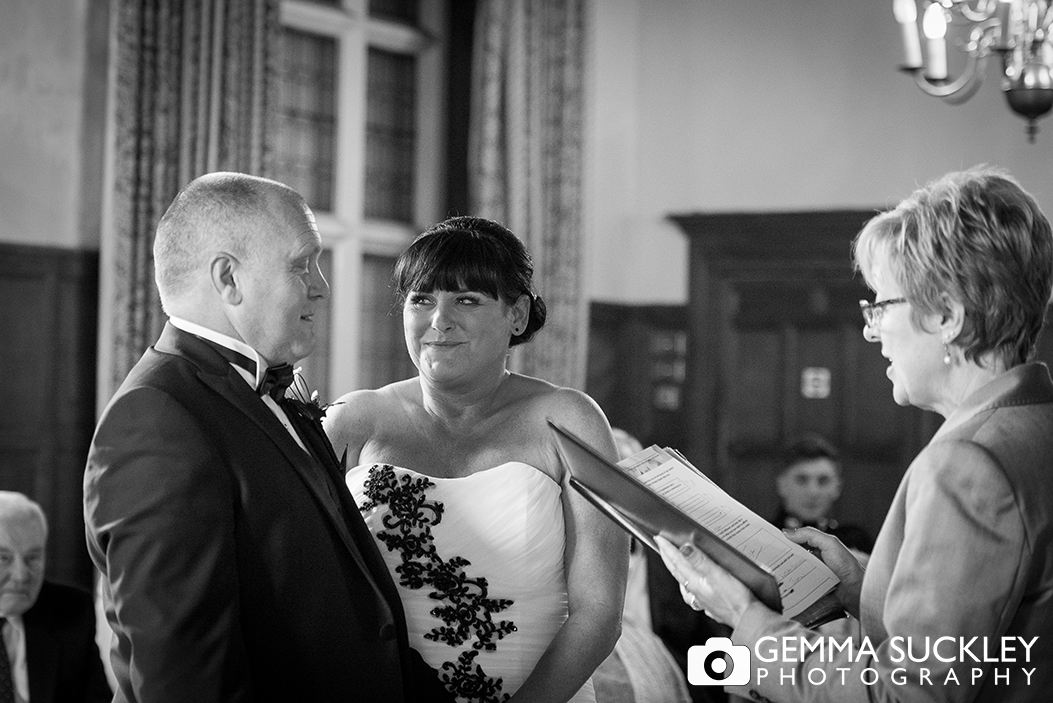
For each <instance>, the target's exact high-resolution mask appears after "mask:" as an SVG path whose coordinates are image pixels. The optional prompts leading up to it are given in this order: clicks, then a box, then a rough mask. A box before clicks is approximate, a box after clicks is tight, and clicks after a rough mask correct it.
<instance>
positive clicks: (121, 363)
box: [99, 0, 281, 400]
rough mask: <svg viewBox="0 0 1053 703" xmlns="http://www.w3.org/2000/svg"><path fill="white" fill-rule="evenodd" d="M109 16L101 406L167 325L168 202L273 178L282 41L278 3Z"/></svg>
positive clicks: (157, 8)
mask: <svg viewBox="0 0 1053 703" xmlns="http://www.w3.org/2000/svg"><path fill="white" fill-rule="evenodd" d="M113 8H115V14H116V16H115V21H114V22H113V24H112V31H113V32H114V34H113V35H112V36H111V46H112V47H113V53H112V54H111V56H112V61H113V62H114V64H115V65H114V67H113V74H112V75H113V78H112V80H115V81H116V85H115V86H114V87H113V91H112V94H113V95H114V98H115V101H114V103H115V104H114V108H113V111H112V118H111V119H113V134H114V159H113V180H112V184H111V187H112V192H111V193H110V201H111V203H112V205H111V207H110V208H109V212H108V214H107V215H106V216H105V221H104V223H103V228H104V229H103V232H104V234H103V238H104V243H103V257H104V261H103V262H102V267H103V288H102V290H103V296H102V297H101V298H100V301H99V302H100V310H101V315H102V319H103V334H104V335H105V336H104V337H103V339H104V343H106V340H107V339H108V340H109V343H110V344H111V345H112V346H111V347H110V351H111V352H112V354H106V353H103V354H101V355H100V358H101V359H102V360H103V361H102V363H104V364H106V365H107V366H108V368H103V369H102V372H101V373H100V388H99V396H100V398H101V399H103V400H105V399H107V398H109V396H110V395H111V394H112V393H113V391H114V390H116V388H117V386H118V385H120V383H121V381H122V380H123V379H124V377H125V375H127V373H128V371H129V370H130V369H131V367H132V366H133V365H134V364H135V362H136V361H137V360H138V359H139V357H140V356H141V355H142V353H143V351H144V350H145V349H146V348H147V347H148V346H149V345H150V344H152V343H153V342H154V340H155V339H156V338H157V335H158V334H159V332H160V330H161V327H162V326H163V322H164V316H163V314H162V313H161V306H160V302H159V301H158V297H157V290H156V288H155V286H154V273H153V260H152V248H153V236H154V229H155V228H156V226H157V221H158V220H159V219H160V217H161V215H162V214H163V213H164V211H165V208H167V207H168V204H169V203H170V202H171V201H172V198H173V197H175V194H176V193H177V192H178V191H179V189H180V188H181V187H182V186H183V185H185V184H186V183H188V182H189V181H191V180H193V179H194V178H196V177H197V176H199V175H201V174H203V173H207V172H209V171H217V170H231V171H244V172H247V173H253V174H257V175H266V174H267V173H268V172H269V171H270V168H269V163H268V160H269V153H270V149H269V139H270V137H271V135H273V134H274V132H275V130H274V129H273V127H274V124H275V123H274V120H275V116H274V114H273V113H274V111H275V110H274V107H275V104H276V103H275V97H276V89H277V76H278V73H277V65H276V63H275V61H276V52H277V49H276V47H277V46H278V42H279V41H280V39H281V26H280V23H279V14H278V0H179V1H175V2H173V1H171V0H114V3H113ZM107 323H108V324H107ZM107 327H108V328H109V329H107ZM107 359H109V361H108V362H107V361H106V360H107ZM107 384H108V387H107Z"/></svg>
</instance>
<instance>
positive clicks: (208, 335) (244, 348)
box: [168, 315, 310, 454]
mask: <svg viewBox="0 0 1053 703" xmlns="http://www.w3.org/2000/svg"><path fill="white" fill-rule="evenodd" d="M168 321H169V322H171V323H172V325H173V326H174V327H177V328H179V329H181V330H183V331H184V332H186V333H188V334H193V335H196V336H198V337H201V338H202V339H207V340H208V341H210V342H213V343H214V344H218V345H220V346H221V347H226V348H227V349H230V350H232V351H236V352H238V353H239V354H242V355H244V356H247V357H248V358H250V359H253V360H254V361H255V362H256V376H255V377H253V375H252V374H251V373H249V372H248V371H247V370H246V369H243V368H242V367H240V366H238V365H237V364H231V366H233V367H234V369H235V370H237V372H238V373H239V374H241V377H242V378H244V379H245V382H246V383H248V384H249V385H250V386H252V389H253V390H254V391H255V390H256V389H257V388H259V387H260V384H261V383H262V382H263V377H264V375H265V374H266V373H267V364H266V362H264V360H263V357H262V356H260V355H259V353H258V352H257V351H256V350H255V349H253V348H252V347H250V346H249V345H248V344H245V342H242V341H241V340H240V339H234V338H233V337H228V336H227V335H225V334H221V333H219V332H216V331H215V330H210V329H209V328H207V327H202V326H201V325H199V324H197V323H195V322H190V321H189V320H184V319H182V318H180V317H175V316H174V315H173V316H170V317H169V318H168ZM260 397H261V398H262V399H263V403H264V405H266V406H267V407H268V408H269V409H270V411H271V412H272V413H274V416H275V417H276V418H278V420H279V421H280V422H281V423H282V427H284V428H285V429H286V430H287V431H288V432H289V434H290V435H291V436H292V438H293V439H295V440H296V443H297V444H298V445H300V449H302V450H304V451H305V452H307V453H308V454H310V452H309V451H308V450H307V446H306V445H304V443H303V440H302V439H300V435H298V434H296V429H295V428H293V426H292V423H291V422H289V418H288V417H287V416H286V414H285V411H284V410H282V409H281V406H280V405H278V403H276V402H275V400H274V398H272V397H270V396H269V395H268V394H266V393H264V394H263V395H261V396H260Z"/></svg>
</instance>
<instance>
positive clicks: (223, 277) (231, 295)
mask: <svg viewBox="0 0 1053 703" xmlns="http://www.w3.org/2000/svg"><path fill="white" fill-rule="evenodd" d="M239 263H240V262H239V261H238V259H237V257H235V256H234V255H233V254H228V253H226V252H220V253H218V254H216V255H215V256H214V257H213V258H212V261H211V263H210V265H209V275H210V277H211V279H212V287H213V288H214V289H215V290H216V292H217V293H219V297H220V299H221V300H222V301H223V302H224V303H226V304H227V305H238V304H240V303H241V300H242V298H243V295H242V290H241V288H240V287H239V286H238V275H237V269H238V266H239Z"/></svg>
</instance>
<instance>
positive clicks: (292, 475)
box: [84, 173, 449, 703]
mask: <svg viewBox="0 0 1053 703" xmlns="http://www.w3.org/2000/svg"><path fill="white" fill-rule="evenodd" d="M320 253H321V242H320V238H319V235H318V229H317V227H316V225H315V221H314V216H313V214H312V213H311V210H310V209H309V208H308V207H307V205H306V203H305V202H304V200H303V198H301V197H300V196H299V195H298V194H297V193H296V192H295V191H293V190H291V189H290V188H288V187H286V186H284V185H282V184H280V183H276V182H274V181H269V180H265V179H262V178H256V177H253V176H247V175H244V174H238V173H213V174H208V175H205V176H202V177H200V178H198V179H196V180H195V181H193V182H192V183H190V184H189V185H187V186H186V187H185V188H184V189H183V190H182V191H181V192H180V193H179V195H177V196H176V199H175V200H174V201H173V203H172V204H171V206H170V207H169V208H168V211H167V212H166V213H165V215H164V217H162V219H161V221H160V223H159V225H158V227H157V235H156V239H155V241H154V265H155V271H156V278H157V287H158V291H159V293H160V297H161V303H162V305H163V307H164V309H165V312H166V313H167V314H168V315H169V318H170V320H169V323H168V324H167V325H166V326H165V328H164V331H163V332H162V333H161V337H160V338H159V339H158V341H157V343H156V344H155V345H154V346H153V347H151V348H150V349H148V350H147V351H146V353H145V354H144V355H143V357H142V359H141V360H140V361H139V363H138V364H136V366H135V368H134V369H132V371H131V373H130V374H129V375H128V378H127V379H126V380H125V382H124V384H123V385H122V386H121V388H120V389H119V390H118V391H117V393H116V395H115V396H114V397H113V399H112V400H111V401H110V403H109V405H108V406H107V408H106V410H105V411H104V412H103V415H102V418H101V419H100V421H99V425H98V427H97V429H96V432H95V437H94V439H93V441H92V446H91V450H90V453H89V456H88V465H87V470H86V474H85V478H84V514H85V523H86V529H87V539H88V549H89V551H90V553H91V556H92V559H93V560H94V562H95V565H96V566H97V567H98V568H99V569H100V570H101V572H102V576H103V586H104V590H105V594H106V608H107V616H108V619H109V622H110V625H111V626H112V628H113V631H114V638H113V644H112V648H111V659H112V662H113V668H114V673H115V674H116V676H117V683H118V691H117V694H116V697H115V701H129V702H131V701H150V702H151V703H153V702H165V701H173V702H175V701H179V702H180V703H182V702H184V701H195V702H199V703H203V702H207V701H262V700H267V701H269V700H274V701H295V700H302V701H321V702H325V701H334V702H335V701H342V702H343V701H348V700H355V701H377V702H378V703H379V702H381V701H384V702H387V701H417V700H427V701H431V700H449V699H448V697H447V696H446V694H445V690H444V689H443V688H442V686H441V685H440V684H439V682H438V679H437V678H436V676H435V672H434V670H432V669H430V668H428V667H427V665H426V664H424V662H423V660H422V659H421V658H420V657H419V655H418V654H417V653H416V652H415V651H413V650H411V649H410V648H409V646H408V644H407V639H406V624H405V617H404V614H403V611H402V606H401V604H400V602H399V596H398V593H397V591H396V589H395V586H394V584H393V582H392V581H391V579H390V577H389V575H388V571H387V569H386V567H385V565H384V562H383V561H382V558H381V556H380V554H379V552H378V551H377V549H376V547H375V544H374V541H373V538H372V537H371V536H370V535H369V533H368V532H367V530H366V528H365V525H364V524H363V522H362V518H361V517H360V515H359V513H358V510H357V509H356V507H355V505H354V502H353V501H352V500H351V497H350V494H349V493H348V492H347V490H346V489H345V488H344V485H343V471H342V470H343V466H341V465H340V464H339V463H338V461H337V459H336V456H335V455H334V454H333V452H332V448H331V446H330V445H329V443H328V440H326V439H325V435H324V434H323V433H322V431H321V426H320V424H318V421H317V419H316V418H315V417H312V416H311V413H310V412H309V410H310V409H309V408H307V407H306V406H305V405H304V404H302V403H300V404H298V403H295V402H290V401H288V400H286V399H284V398H283V390H284V387H285V386H286V385H287V383H288V381H289V380H290V377H291V366H289V365H290V364H292V363H293V362H296V361H298V360H300V359H302V358H303V357H305V356H307V355H308V354H310V353H311V352H312V351H313V349H314V347H315V321H314V316H315V314H316V312H317V311H318V308H319V306H320V304H321V303H322V301H323V300H324V299H325V298H326V297H327V296H328V294H329V286H328V284H327V283H326V281H325V278H324V277H323V276H322V274H321V272H320V271H319V269H318V257H319V254H320ZM269 366H270V367H272V368H270V369H269V368H268V367H269ZM275 367H276V368H275Z"/></svg>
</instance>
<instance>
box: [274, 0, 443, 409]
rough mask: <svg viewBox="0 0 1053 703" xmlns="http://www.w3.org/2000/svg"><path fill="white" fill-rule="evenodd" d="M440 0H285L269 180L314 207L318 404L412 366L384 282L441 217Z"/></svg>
mask: <svg viewBox="0 0 1053 703" xmlns="http://www.w3.org/2000/svg"><path fill="white" fill-rule="evenodd" d="M445 21H446V2H445V1H430V0H429V2H423V3H422V2H419V1H418V0H368V1H367V0H342V2H341V1H340V0H330V1H327V2H323V1H321V0H315V1H312V2H309V1H306V0H283V2H282V24H283V28H284V31H283V37H282V51H281V61H280V62H279V70H280V72H281V79H280V86H281V89H280V95H279V111H280V118H279V128H278V129H279V133H278V135H277V138H276V140H275V141H276V153H275V157H276V158H275V166H276V174H275V177H276V178H277V179H278V180H281V181H283V182H285V183H288V184H289V185H290V186H292V187H294V188H296V189H297V190H298V191H299V192H300V193H302V194H303V195H304V197H305V198H307V202H308V203H309V204H310V205H311V208H312V209H313V210H314V211H315V216H316V217H317V219H318V229H319V231H320V232H321V234H322V244H323V247H324V248H325V250H326V254H325V258H324V263H325V269H324V272H325V274H326V277H327V279H328V280H329V284H330V287H331V289H332V294H331V297H330V300H329V304H328V306H327V309H326V311H325V314H324V315H321V316H319V317H321V318H323V319H324V320H325V324H324V328H323V329H320V330H319V332H320V335H321V340H320V343H321V348H320V349H319V351H317V352H315V354H314V355H312V356H311V357H310V358H308V359H306V360H305V361H304V362H303V367H304V373H305V374H306V375H307V377H308V381H309V382H310V383H311V385H312V387H315V388H318V389H319V392H320V394H321V396H322V399H323V400H324V401H331V400H333V399H334V398H336V397H337V396H339V395H342V394H343V393H346V392H348V391H351V390H355V389H358V388H377V387H379V386H381V385H384V384H385V383H389V382H391V381H394V380H398V379H400V378H407V377H409V376H412V375H413V374H414V373H415V369H414V368H413V366H412V364H410V362H409V359H408V356H407V354H406V348H405V343H404V341H403V337H402V321H401V316H400V314H399V310H398V309H397V307H395V306H394V301H393V299H392V296H391V291H390V285H389V280H388V279H389V277H390V273H391V267H392V265H393V263H394V259H395V257H396V256H397V255H398V253H399V252H401V251H402V250H403V249H404V248H405V247H406V246H407V245H408V244H409V243H410V242H411V241H412V239H413V237H415V236H416V235H417V234H418V233H419V231H420V230H421V229H423V227H426V226H427V225H429V224H431V223H433V222H435V221H437V220H438V219H441V213H442V212H443V207H442V203H441V202H440V199H441V197H442V193H443V192H444V189H445V183H444V181H443V174H444V163H443V155H444V154H445V139H444V135H443V128H442V116H443V115H444V114H445V105H444V94H443V86H444V85H445V80H444V77H445V65H444V62H445V54H446V52H445V40H444V38H445V36H446V27H445Z"/></svg>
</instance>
